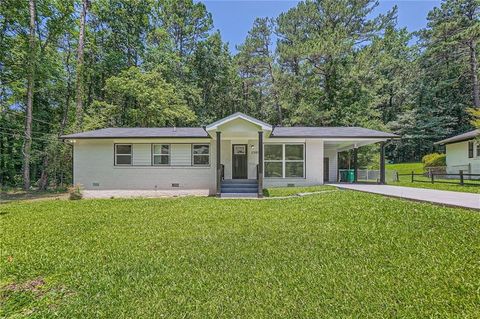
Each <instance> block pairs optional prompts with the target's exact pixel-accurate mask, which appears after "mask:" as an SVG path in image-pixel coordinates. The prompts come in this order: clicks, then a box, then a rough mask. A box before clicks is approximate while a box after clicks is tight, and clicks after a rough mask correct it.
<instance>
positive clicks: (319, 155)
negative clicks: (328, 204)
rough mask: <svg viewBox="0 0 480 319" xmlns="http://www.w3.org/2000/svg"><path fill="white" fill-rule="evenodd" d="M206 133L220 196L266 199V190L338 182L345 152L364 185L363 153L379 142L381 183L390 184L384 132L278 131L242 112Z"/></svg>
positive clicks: (365, 130)
mask: <svg viewBox="0 0 480 319" xmlns="http://www.w3.org/2000/svg"><path fill="white" fill-rule="evenodd" d="M206 130H207V132H208V134H209V135H210V136H211V137H212V138H213V139H214V141H215V143H214V145H215V172H216V177H215V194H216V195H217V196H218V197H262V196H263V188H264V187H302V186H315V185H322V184H325V183H334V182H338V181H339V172H340V171H339V153H341V152H344V151H348V150H351V152H352V154H353V155H352V156H353V164H352V169H353V178H352V180H351V182H352V183H358V182H360V179H359V177H360V175H359V166H358V149H359V148H360V147H363V146H366V145H371V144H376V143H378V144H379V156H380V158H379V168H380V169H379V175H378V179H377V181H376V182H377V183H379V184H384V183H385V143H386V141H387V138H386V137H385V135H384V133H382V132H378V131H371V130H368V129H362V128H312V127H294V128H275V129H274V128H273V127H272V126H270V125H269V124H267V123H264V122H262V121H259V120H257V119H254V118H251V117H249V116H246V115H244V114H241V113H240V114H234V115H232V116H230V117H227V118H225V119H222V120H220V121H217V122H215V123H213V124H211V125H209V126H207V127H206ZM297 134H298V135H297ZM364 134H365V135H364ZM370 135H371V136H370ZM336 136H339V137H336Z"/></svg>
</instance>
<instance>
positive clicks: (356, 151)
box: [353, 145, 358, 183]
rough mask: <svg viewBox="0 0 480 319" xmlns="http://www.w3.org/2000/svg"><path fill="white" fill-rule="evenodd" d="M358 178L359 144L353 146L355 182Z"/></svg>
mask: <svg viewBox="0 0 480 319" xmlns="http://www.w3.org/2000/svg"><path fill="white" fill-rule="evenodd" d="M357 180H358V149H357V145H355V147H354V148H353V182H354V183H356V182H357Z"/></svg>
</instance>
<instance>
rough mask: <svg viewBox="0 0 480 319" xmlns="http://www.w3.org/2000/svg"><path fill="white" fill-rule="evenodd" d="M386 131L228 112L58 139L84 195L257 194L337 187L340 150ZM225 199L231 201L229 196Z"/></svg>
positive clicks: (376, 139)
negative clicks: (280, 122) (199, 121)
mask: <svg viewBox="0 0 480 319" xmlns="http://www.w3.org/2000/svg"><path fill="white" fill-rule="evenodd" d="M395 137H397V136H396V135H394V134H391V133H385V132H380V131H375V130H370V129H366V128H361V127H273V126H272V125H270V124H268V123H265V122H262V121H260V120H258V119H255V118H253V117H250V116H248V115H245V114H243V113H235V114H233V115H230V116H228V117H226V118H223V119H221V120H219V121H217V122H214V123H212V124H210V125H208V126H206V127H203V128H202V127H169V128H106V129H100V130H94V131H88V132H83V133H77V134H71V135H64V136H61V138H62V139H63V140H65V141H66V142H68V143H70V144H71V145H72V146H73V179H74V183H78V184H81V185H83V187H84V188H86V189H150V190H153V189H155V190H174V189H177V190H196V189H206V190H208V191H209V193H210V194H216V195H218V196H220V195H222V194H223V195H224V196H228V194H237V193H242V194H247V195H251V196H257V195H260V196H261V195H262V189H263V187H275V186H308V185H320V184H323V183H325V182H336V181H337V173H338V172H337V160H338V158H337V157H338V153H339V152H341V151H345V150H349V149H354V155H355V156H354V158H356V154H357V152H356V150H357V148H358V147H361V146H364V145H369V144H373V143H379V144H380V154H381V167H382V169H381V172H382V173H383V175H381V178H380V182H385V160H384V147H385V142H386V141H387V140H389V139H392V138H395ZM231 196H233V195H231Z"/></svg>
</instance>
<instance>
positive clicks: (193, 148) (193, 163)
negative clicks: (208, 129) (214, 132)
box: [192, 143, 211, 166]
mask: <svg viewBox="0 0 480 319" xmlns="http://www.w3.org/2000/svg"><path fill="white" fill-rule="evenodd" d="M198 145H201V146H208V154H195V146H198ZM210 149H211V147H210V144H209V143H195V144H192V166H210V158H211V156H210V154H211V150H210ZM195 156H208V163H207V164H195Z"/></svg>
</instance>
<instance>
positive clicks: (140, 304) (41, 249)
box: [0, 190, 480, 318]
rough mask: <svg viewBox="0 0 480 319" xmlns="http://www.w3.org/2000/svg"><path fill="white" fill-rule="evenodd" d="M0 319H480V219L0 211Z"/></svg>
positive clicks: (332, 201) (337, 195)
mask: <svg viewBox="0 0 480 319" xmlns="http://www.w3.org/2000/svg"><path fill="white" fill-rule="evenodd" d="M0 231H1V236H0V317H9V316H12V317H15V318H17V317H35V318H45V317H49V318H50V317H57V318H99V317H103V318H149V317H158V318H160V317H167V318H185V317H186V318H211V317H226V318H239V317H249V318H311V317H330V318H340V317H343V318H344V317H350V318H359V317H372V318H384V317H404V318H406V317H410V318H426V317H430V318H434V317H435V318H440V317H443V318H444V317H470V318H478V317H479V316H480V293H479V291H480V281H479V278H480V263H479V261H480V214H479V213H478V212H474V211H469V210H462V209H454V208H442V207H439V206H433V205H430V204H423V203H415V202H408V201H402V200H398V199H392V198H386V197H382V196H378V195H372V194H366V193H360V192H352V191H340V190H339V191H333V192H327V193H323V194H318V195H312V196H307V197H301V198H291V199H279V200H220V199H215V198H177V199H143V200H142V199H129V200H121V199H111V200H81V201H65V200H49V201H29V202H12V203H8V204H3V205H0Z"/></svg>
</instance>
